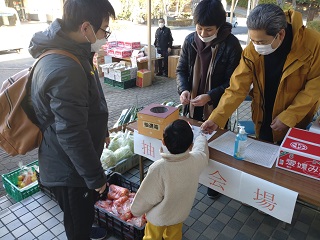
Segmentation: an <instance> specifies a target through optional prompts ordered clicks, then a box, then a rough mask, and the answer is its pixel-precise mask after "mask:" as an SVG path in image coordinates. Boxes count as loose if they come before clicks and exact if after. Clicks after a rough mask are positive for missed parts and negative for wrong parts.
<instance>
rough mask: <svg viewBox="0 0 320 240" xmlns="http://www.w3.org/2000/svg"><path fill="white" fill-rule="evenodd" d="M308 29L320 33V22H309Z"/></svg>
mask: <svg viewBox="0 0 320 240" xmlns="http://www.w3.org/2000/svg"><path fill="white" fill-rule="evenodd" d="M307 28H310V29H313V30H316V31H318V32H320V20H317V21H310V22H307Z"/></svg>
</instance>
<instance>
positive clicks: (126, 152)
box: [114, 145, 133, 162]
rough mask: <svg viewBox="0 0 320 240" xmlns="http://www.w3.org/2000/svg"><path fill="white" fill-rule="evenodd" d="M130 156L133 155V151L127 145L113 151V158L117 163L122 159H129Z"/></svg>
mask: <svg viewBox="0 0 320 240" xmlns="http://www.w3.org/2000/svg"><path fill="white" fill-rule="evenodd" d="M132 155H133V151H132V150H131V148H130V146H129V145H126V146H124V147H120V148H118V149H117V150H116V151H114V156H115V158H116V159H117V162H118V161H120V160H122V159H125V158H129V157H131V156H132Z"/></svg>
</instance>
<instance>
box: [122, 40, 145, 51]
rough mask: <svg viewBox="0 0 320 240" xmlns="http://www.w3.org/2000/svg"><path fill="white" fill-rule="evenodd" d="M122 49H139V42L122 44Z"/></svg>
mask: <svg viewBox="0 0 320 240" xmlns="http://www.w3.org/2000/svg"><path fill="white" fill-rule="evenodd" d="M124 47H125V48H128V49H140V48H141V44H140V42H130V41H128V42H124Z"/></svg>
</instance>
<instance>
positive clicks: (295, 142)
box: [277, 128, 320, 180]
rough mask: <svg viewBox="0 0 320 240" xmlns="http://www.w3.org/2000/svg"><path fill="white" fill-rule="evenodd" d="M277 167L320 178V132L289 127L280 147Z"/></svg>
mask: <svg viewBox="0 0 320 240" xmlns="http://www.w3.org/2000/svg"><path fill="white" fill-rule="evenodd" d="M277 167H278V168H282V169H285V170H288V171H290V172H294V173H298V174H301V175H304V176H306V177H310V178H314V179H317V180H320V134H317V133H313V132H309V131H306V130H302V129H298V128H291V129H289V131H288V133H287V135H286V137H285V139H284V140H283V142H282V144H281V146H280V149H279V157H278V159H277Z"/></svg>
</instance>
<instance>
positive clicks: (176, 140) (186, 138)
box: [163, 119, 193, 154]
mask: <svg viewBox="0 0 320 240" xmlns="http://www.w3.org/2000/svg"><path fill="white" fill-rule="evenodd" d="M163 140H164V144H165V145H166V147H167V149H168V150H169V152H170V153H172V154H179V153H184V152H185V151H187V150H188V148H189V147H190V146H191V144H192V142H193V132H192V129H191V127H190V125H189V124H188V123H187V122H186V121H185V120H181V119H178V120H175V121H174V122H172V123H171V124H169V125H168V126H167V127H166V128H165V129H164V132H163Z"/></svg>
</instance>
